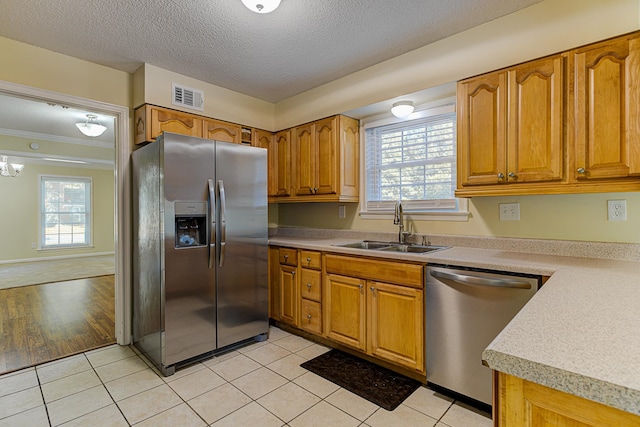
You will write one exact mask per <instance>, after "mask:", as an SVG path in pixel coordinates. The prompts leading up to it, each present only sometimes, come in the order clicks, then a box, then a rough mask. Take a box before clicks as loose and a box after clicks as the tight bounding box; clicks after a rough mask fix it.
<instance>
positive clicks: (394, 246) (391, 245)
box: [334, 240, 449, 254]
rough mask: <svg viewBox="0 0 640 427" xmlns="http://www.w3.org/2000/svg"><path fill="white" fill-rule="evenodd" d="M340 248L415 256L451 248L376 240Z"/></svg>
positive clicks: (344, 244) (345, 245) (344, 245)
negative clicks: (403, 253)
mask: <svg viewBox="0 0 640 427" xmlns="http://www.w3.org/2000/svg"><path fill="white" fill-rule="evenodd" d="M334 246H339V247H342V248H354V249H366V250H370V251H388V252H406V253H415V254H424V253H429V252H434V251H439V250H442V249H447V248H449V246H431V245H418V244H406V243H397V242H378V241H374V240H362V241H360V242H353V243H343V244H340V245H334Z"/></svg>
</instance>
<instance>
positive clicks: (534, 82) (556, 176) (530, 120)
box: [506, 55, 565, 182]
mask: <svg viewBox="0 0 640 427" xmlns="http://www.w3.org/2000/svg"><path fill="white" fill-rule="evenodd" d="M564 68H565V67H564V58H563V57H562V56H560V55H558V56H555V57H551V58H545V59H542V60H538V61H532V62H530V63H527V64H524V65H521V66H518V67H516V68H514V69H511V70H509V71H508V72H507V76H508V87H509V112H508V114H507V122H508V129H509V132H508V136H507V176H506V179H507V181H508V182H542V181H557V180H561V179H562V178H563V171H564V168H563V162H564V160H565V155H564V91H565V88H564Z"/></svg>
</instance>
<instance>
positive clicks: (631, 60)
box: [569, 33, 640, 181]
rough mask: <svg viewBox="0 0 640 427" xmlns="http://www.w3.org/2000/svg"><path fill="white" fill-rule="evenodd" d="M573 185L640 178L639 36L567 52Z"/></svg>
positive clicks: (617, 39) (635, 35)
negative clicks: (570, 73) (572, 112)
mask: <svg viewBox="0 0 640 427" xmlns="http://www.w3.org/2000/svg"><path fill="white" fill-rule="evenodd" d="M569 58H570V61H571V62H572V65H573V67H572V71H573V79H574V81H575V85H574V87H573V88H572V89H573V90H574V92H573V94H572V95H573V96H572V97H571V101H572V106H573V108H574V110H575V119H574V120H575V123H574V124H573V137H574V144H575V153H576V157H575V163H574V165H573V166H574V167H573V170H572V173H571V177H572V178H573V179H575V180H577V181H581V180H592V179H600V178H626V177H629V176H634V175H639V174H640V117H639V114H640V35H639V34H637V33H636V34H633V35H630V36H625V37H619V38H616V39H613V40H608V41H605V42H602V43H598V44H595V45H590V46H587V47H584V48H581V49H577V50H575V51H572V52H570V55H569Z"/></svg>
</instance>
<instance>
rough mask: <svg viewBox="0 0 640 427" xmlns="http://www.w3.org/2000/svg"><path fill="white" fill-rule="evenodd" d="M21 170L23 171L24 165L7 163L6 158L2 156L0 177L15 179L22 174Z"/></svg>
mask: <svg viewBox="0 0 640 427" xmlns="http://www.w3.org/2000/svg"><path fill="white" fill-rule="evenodd" d="M22 169H24V165H21V164H19V163H9V160H7V156H2V161H1V162H0V176H7V177H10V178H15V177H16V176H18V174H19V173H20V172H22Z"/></svg>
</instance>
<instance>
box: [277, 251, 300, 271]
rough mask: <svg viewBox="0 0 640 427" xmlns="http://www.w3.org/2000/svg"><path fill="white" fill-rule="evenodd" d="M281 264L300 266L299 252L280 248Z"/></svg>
mask: <svg viewBox="0 0 640 427" xmlns="http://www.w3.org/2000/svg"><path fill="white" fill-rule="evenodd" d="M279 257H280V264H285V265H293V266H296V267H297V266H298V250H297V249H292V248H280V251H279Z"/></svg>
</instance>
